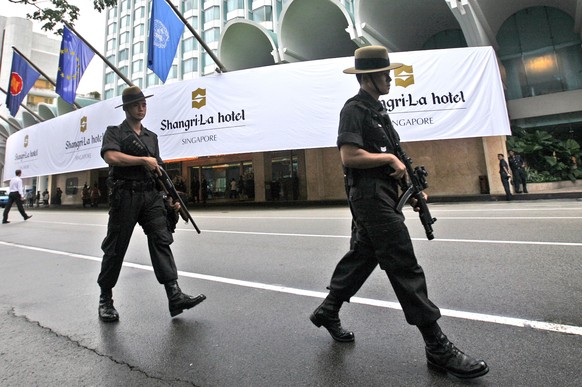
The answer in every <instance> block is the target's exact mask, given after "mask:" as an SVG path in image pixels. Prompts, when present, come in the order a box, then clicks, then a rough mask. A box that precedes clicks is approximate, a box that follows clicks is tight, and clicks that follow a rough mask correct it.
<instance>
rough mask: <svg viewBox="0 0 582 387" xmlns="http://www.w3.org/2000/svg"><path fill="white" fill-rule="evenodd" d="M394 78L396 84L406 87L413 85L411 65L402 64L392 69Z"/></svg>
mask: <svg viewBox="0 0 582 387" xmlns="http://www.w3.org/2000/svg"><path fill="white" fill-rule="evenodd" d="M394 79H395V85H396V86H402V87H408V86H410V85H414V74H413V72H412V65H410V66H409V65H404V66H402V67H399V68H397V69H395V70H394Z"/></svg>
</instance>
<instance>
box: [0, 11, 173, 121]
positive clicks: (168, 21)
mask: <svg viewBox="0 0 582 387" xmlns="http://www.w3.org/2000/svg"><path fill="white" fill-rule="evenodd" d="M183 31H184V23H183V22H182V20H180V18H179V17H178V15H177V14H176V13H175V12H174V10H173V9H172V7H171V6H170V5H169V4H168V3H167V2H166V1H165V0H153V1H152V13H151V17H150V31H149V39H148V61H147V65H148V68H149V69H150V70H152V71H153V72H154V73H155V74H156V75H157V76H158V77H159V78H160V79H161V80H162V82H166V79H167V78H168V75H169V73H170V70H171V69H172V62H173V61H174V57H175V56H176V51H177V49H178V44H179V43H180V38H181V37H182V33H183ZM94 55H95V53H94V52H93V51H92V50H91V48H90V47H89V46H87V44H85V42H84V41H83V40H82V39H81V38H79V37H78V36H77V35H75V34H74V33H73V32H72V31H71V30H70V29H69V28H67V27H66V26H64V27H63V40H62V42H61V50H60V56H59V68H58V72H57V77H56V78H57V82H56V92H57V94H58V95H60V96H61V98H62V99H63V100H65V101H67V102H68V103H70V104H73V103H75V96H76V94H77V87H78V86H79V82H80V81H81V77H82V76H83V73H84V72H85V69H86V68H87V66H88V65H89V62H91V59H93V56H94ZM36 69H37V68H36V67H35V66H34V65H33V64H31V63H30V62H29V61H28V60H27V59H26V58H24V57H23V56H21V55H19V54H18V53H16V52H14V56H13V59H12V70H11V75H10V84H9V92H8V95H7V98H6V105H7V106H8V108H9V110H10V114H11V115H12V116H15V115H16V113H17V112H18V108H19V105H20V104H21V103H22V101H23V100H24V97H25V96H26V95H27V94H28V92H29V91H30V89H31V88H32V86H33V85H34V83H35V82H36V80H37V79H38V78H39V77H40V73H39V71H37V70H36Z"/></svg>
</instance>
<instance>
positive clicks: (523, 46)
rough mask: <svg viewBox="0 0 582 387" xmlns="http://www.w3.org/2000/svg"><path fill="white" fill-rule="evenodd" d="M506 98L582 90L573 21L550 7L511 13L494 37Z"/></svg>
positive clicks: (580, 51) (580, 55) (581, 66)
mask: <svg viewBox="0 0 582 387" xmlns="http://www.w3.org/2000/svg"><path fill="white" fill-rule="evenodd" d="M497 42H498V43H499V46H500V48H499V52H498V55H499V58H500V60H501V63H502V64H503V67H504V69H505V73H506V86H507V90H506V93H507V99H510V100H511V99H518V98H526V97H535V96H538V95H544V94H550V93H556V92H562V91H567V90H575V89H581V88H582V48H581V47H580V44H581V43H582V42H581V40H580V36H579V35H578V34H576V32H574V20H573V19H572V18H571V17H570V16H569V15H567V14H566V13H564V12H562V11H560V10H558V9H556V8H551V7H534V8H527V9H524V10H522V11H519V12H517V13H515V14H514V15H513V16H511V17H510V18H509V19H508V20H507V21H506V22H505V23H504V24H503V25H502V27H501V28H500V30H499V33H498V34H497Z"/></svg>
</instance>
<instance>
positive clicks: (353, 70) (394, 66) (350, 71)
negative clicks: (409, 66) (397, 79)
mask: <svg viewBox="0 0 582 387" xmlns="http://www.w3.org/2000/svg"><path fill="white" fill-rule="evenodd" d="M402 66H404V64H403V63H391V64H390V66H387V67H381V68H379V69H369V70H358V69H356V68H355V67H350V68H347V69H345V70H344V74H369V73H379V72H381V71H388V70H394V69H397V68H398V67H402Z"/></svg>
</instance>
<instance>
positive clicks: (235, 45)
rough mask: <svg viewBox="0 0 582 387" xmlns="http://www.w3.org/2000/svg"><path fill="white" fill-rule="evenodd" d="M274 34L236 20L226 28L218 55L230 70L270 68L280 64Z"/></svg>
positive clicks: (251, 23) (258, 26) (249, 22)
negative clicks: (269, 66)
mask: <svg viewBox="0 0 582 387" xmlns="http://www.w3.org/2000/svg"><path fill="white" fill-rule="evenodd" d="M273 35H274V34H273V33H272V32H271V31H269V30H267V29H265V28H264V27H262V26H261V25H259V24H257V23H255V22H252V21H249V20H245V19H234V20H231V21H230V22H228V23H227V24H226V25H225V26H224V32H223V33H222V35H221V37H220V42H219V44H218V55H219V57H220V60H221V62H222V63H223V64H224V66H225V67H226V68H227V69H228V70H229V71H232V70H242V69H248V68H254V67H262V66H268V65H272V64H275V63H278V62H279V55H278V52H277V44H276V42H275V37H274V36H273Z"/></svg>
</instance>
